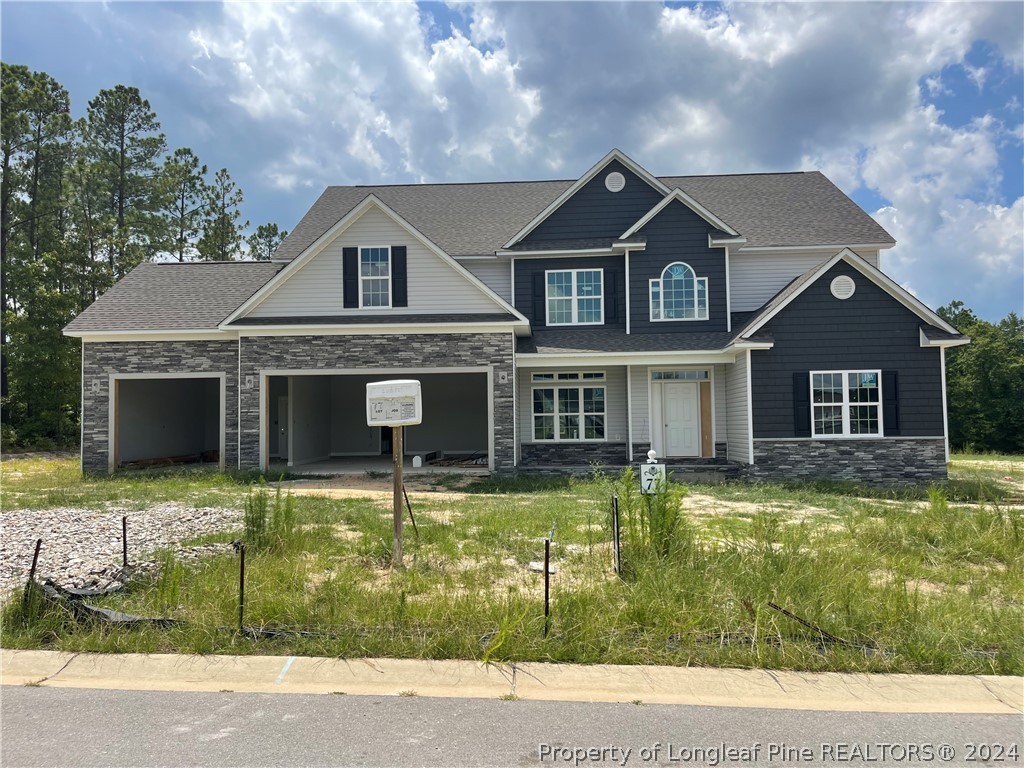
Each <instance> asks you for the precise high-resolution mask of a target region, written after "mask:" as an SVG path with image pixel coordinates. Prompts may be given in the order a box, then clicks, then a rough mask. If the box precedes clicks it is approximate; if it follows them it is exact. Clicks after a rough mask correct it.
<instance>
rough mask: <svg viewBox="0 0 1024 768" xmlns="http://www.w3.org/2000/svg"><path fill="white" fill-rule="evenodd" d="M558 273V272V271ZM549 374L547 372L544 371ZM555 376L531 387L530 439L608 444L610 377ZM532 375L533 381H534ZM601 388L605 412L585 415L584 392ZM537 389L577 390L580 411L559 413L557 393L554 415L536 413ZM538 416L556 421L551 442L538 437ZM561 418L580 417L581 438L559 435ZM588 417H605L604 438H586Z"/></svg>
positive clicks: (545, 441)
mask: <svg viewBox="0 0 1024 768" xmlns="http://www.w3.org/2000/svg"><path fill="white" fill-rule="evenodd" d="M556 271H557V270H556ZM544 373H547V371H544ZM552 373H553V374H554V376H555V379H554V380H553V381H534V382H532V384H531V386H530V437H531V439H532V441H533V442H535V443H607V442H608V376H607V374H606V373H605V371H585V372H584V371H552ZM559 373H579V376H580V378H579V379H562V380H559V379H558V374H559ZM583 373H599V374H601V378H599V379H584V378H583ZM532 378H533V377H532V375H531V380H532ZM584 388H586V389H596V388H600V389H603V390H604V411H602V412H601V413H600V414H597V413H584V411H583V390H584ZM536 389H555V390H557V389H576V390H578V391H579V402H580V410H579V411H578V412H576V413H575V414H572V413H566V414H562V413H559V412H558V393H557V392H556V393H555V397H554V405H555V410H554V411H553V412H552V413H535V412H534V410H533V403H534V400H533V391H534V390H536ZM538 416H550V417H552V418H553V419H554V424H555V436H554V438H553V439H551V440H543V439H540V438H538V437H537V430H536V417H538ZM559 416H579V417H580V437H578V438H568V437H561V436H560V435H559V433H558V417H559ZM587 416H603V417H604V437H584V436H583V435H585V434H586V427H585V425H584V421H585V417H587Z"/></svg>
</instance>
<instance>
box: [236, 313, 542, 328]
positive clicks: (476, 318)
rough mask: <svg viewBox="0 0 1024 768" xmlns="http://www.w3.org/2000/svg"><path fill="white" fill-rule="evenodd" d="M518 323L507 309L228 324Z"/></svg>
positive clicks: (242, 319)
mask: <svg viewBox="0 0 1024 768" xmlns="http://www.w3.org/2000/svg"><path fill="white" fill-rule="evenodd" d="M514 322H520V323H521V322H522V320H519V319H518V318H516V317H515V315H512V314H511V313H509V312H494V313H483V312H480V313H466V314H456V313H454V312H453V313H449V314H445V315H392V314H390V313H388V314H386V315H381V314H376V315H306V316H296V317H240V318H238V319H237V320H233V321H231V322H230V323H229V325H231V326H234V325H384V324H385V323H387V324H391V323H395V324H418V325H433V324H436V323H514Z"/></svg>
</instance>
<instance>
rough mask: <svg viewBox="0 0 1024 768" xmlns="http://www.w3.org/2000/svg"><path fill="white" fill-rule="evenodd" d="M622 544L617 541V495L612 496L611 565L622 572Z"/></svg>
mask: <svg viewBox="0 0 1024 768" xmlns="http://www.w3.org/2000/svg"><path fill="white" fill-rule="evenodd" d="M621 547H622V545H621V543H620V541H619V497H618V496H612V565H613V566H614V567H615V573H619V574H621V573H622V549H621Z"/></svg>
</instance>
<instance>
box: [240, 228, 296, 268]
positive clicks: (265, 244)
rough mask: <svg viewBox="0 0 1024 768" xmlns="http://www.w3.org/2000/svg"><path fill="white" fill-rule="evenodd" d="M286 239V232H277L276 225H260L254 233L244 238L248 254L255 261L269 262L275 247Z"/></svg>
mask: <svg viewBox="0 0 1024 768" xmlns="http://www.w3.org/2000/svg"><path fill="white" fill-rule="evenodd" d="M286 237H288V231H287V230H282V231H278V229H277V224H260V225H259V226H258V227H256V231H255V232H253V233H252V234H251V235H249V237H247V238H246V242H247V243H248V244H249V254H250V255H251V256H252V257H253V258H254V259H256V261H270V257H271V256H273V255H274V251H276V250H277V247H278V246H279V245H281V243H283V242H284V239H285V238H286Z"/></svg>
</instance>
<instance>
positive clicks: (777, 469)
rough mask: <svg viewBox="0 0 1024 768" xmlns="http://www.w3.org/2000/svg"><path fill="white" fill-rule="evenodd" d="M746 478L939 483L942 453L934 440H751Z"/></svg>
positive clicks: (943, 465)
mask: <svg viewBox="0 0 1024 768" xmlns="http://www.w3.org/2000/svg"><path fill="white" fill-rule="evenodd" d="M746 475H747V476H748V477H754V478H766V479H767V478H770V479H774V480H797V479H803V478H810V477H822V478H828V479H830V480H853V481H855V482H858V483H864V484H865V485H880V486H891V485H919V484H925V483H932V482H942V481H945V480H946V479H947V475H946V447H945V442H944V441H943V439H942V438H941V437H940V438H917V439H908V438H903V439H900V438H891V437H890V438H885V439H881V440H767V439H763V440H754V464H753V465H752V466H748V467H747V468H746Z"/></svg>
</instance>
